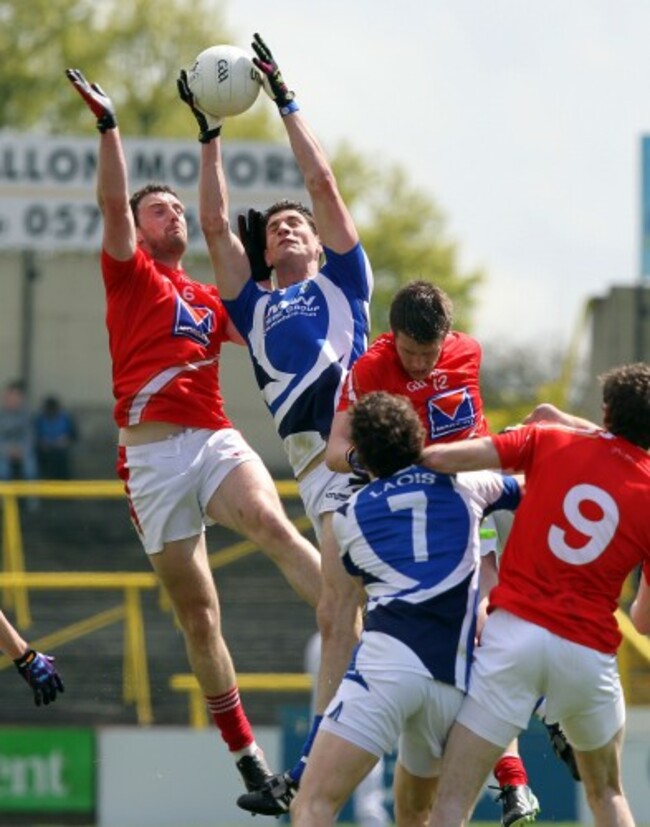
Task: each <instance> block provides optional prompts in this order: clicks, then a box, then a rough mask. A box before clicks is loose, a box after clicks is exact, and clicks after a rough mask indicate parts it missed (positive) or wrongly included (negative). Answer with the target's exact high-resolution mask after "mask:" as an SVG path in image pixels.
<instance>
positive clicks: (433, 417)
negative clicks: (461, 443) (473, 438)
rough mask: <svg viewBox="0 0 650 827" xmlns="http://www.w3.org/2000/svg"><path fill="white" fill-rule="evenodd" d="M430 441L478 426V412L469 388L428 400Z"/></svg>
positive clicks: (448, 392)
mask: <svg viewBox="0 0 650 827" xmlns="http://www.w3.org/2000/svg"><path fill="white" fill-rule="evenodd" d="M427 417H428V419H429V437H430V439H440V438H441V437H445V436H449V435H451V434H459V433H462V432H463V431H467V430H471V429H472V428H474V426H475V425H476V411H475V409H474V403H473V401H472V396H471V394H470V392H469V391H468V389H467V388H460V389H457V390H451V391H446V392H445V393H440V394H438V395H437V396H432V397H430V398H429V399H428V400H427Z"/></svg>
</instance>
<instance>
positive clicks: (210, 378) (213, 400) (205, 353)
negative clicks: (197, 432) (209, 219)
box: [102, 248, 232, 430]
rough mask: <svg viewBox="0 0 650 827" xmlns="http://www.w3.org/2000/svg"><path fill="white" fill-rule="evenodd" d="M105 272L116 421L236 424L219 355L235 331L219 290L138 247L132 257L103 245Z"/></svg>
mask: <svg viewBox="0 0 650 827" xmlns="http://www.w3.org/2000/svg"><path fill="white" fill-rule="evenodd" d="M102 274H103V277H104V286H105V288H106V302H107V306H106V326H107V328H108V337H109V347H110V352H111V358H112V362H113V395H114V397H115V399H116V404H115V408H114V418H115V421H116V423H117V425H118V426H119V427H122V426H125V425H137V424H138V423H140V422H151V421H158V422H172V423H174V424H178V425H185V426H186V427H188V428H210V429H212V430H218V429H220V428H229V427H232V426H231V423H230V421H229V420H228V417H227V416H226V414H225V412H224V408H223V399H222V397H221V392H220V390H219V353H220V351H221V343H222V342H224V341H226V340H227V339H228V338H229V337H228V334H227V332H226V327H227V323H228V316H227V314H226V311H225V308H224V307H223V305H222V303H221V299H220V297H219V293H218V291H217V288H216V287H213V286H211V285H206V284H201V283H200V282H197V281H193V280H192V279H190V278H189V277H188V276H187V274H186V273H185V271H184V270H172V269H171V268H169V267H166V266H165V265H163V264H161V263H160V262H158V261H154V260H153V259H151V258H150V257H149V256H148V255H147V254H146V253H144V252H143V251H142V250H141V249H140V248H138V249H137V250H136V252H135V255H134V256H133V258H132V259H129V260H128V261H117V260H116V259H114V258H112V257H111V256H110V255H108V253H107V252H106V251H103V252H102Z"/></svg>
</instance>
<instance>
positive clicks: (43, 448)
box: [0, 380, 79, 480]
mask: <svg viewBox="0 0 650 827" xmlns="http://www.w3.org/2000/svg"><path fill="white" fill-rule="evenodd" d="M78 438H79V432H78V429H77V423H76V421H75V418H74V416H73V415H72V414H71V413H70V411H68V410H67V409H66V408H65V406H64V405H63V404H62V402H61V400H60V399H59V398H58V397H57V396H54V395H51V396H46V397H45V398H44V399H43V400H42V401H41V404H40V407H39V408H38V410H37V411H35V412H33V411H32V409H31V407H30V405H29V401H28V398H27V393H26V389H25V385H24V383H23V382H22V381H20V380H13V381H11V382H8V383H7V384H6V385H5V387H4V390H3V394H2V402H1V404H0V480H36V479H44V480H68V479H71V478H72V476H73V464H72V459H73V457H72V454H73V449H74V446H75V444H76V442H77V440H78Z"/></svg>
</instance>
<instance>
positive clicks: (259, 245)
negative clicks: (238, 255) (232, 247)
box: [237, 210, 273, 281]
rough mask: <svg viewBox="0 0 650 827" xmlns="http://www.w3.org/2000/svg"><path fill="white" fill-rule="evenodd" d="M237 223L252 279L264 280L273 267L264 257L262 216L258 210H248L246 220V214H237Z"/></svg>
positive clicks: (264, 242)
mask: <svg viewBox="0 0 650 827" xmlns="http://www.w3.org/2000/svg"><path fill="white" fill-rule="evenodd" d="M237 224H238V227H239V237H240V238H241V241H242V244H243V245H244V249H245V250H246V255H247V256H248V261H249V262H250V265H251V276H252V278H253V281H266V280H267V279H269V278H270V277H271V270H272V269H273V268H272V267H269V265H268V264H267V263H266V259H265V258H264V250H265V249H266V238H265V233H266V228H265V226H264V216H263V215H262V213H261V212H259V211H258V210H249V211H248V222H247V221H246V216H245V215H243V214H241V213H240V214H239V215H238V216H237Z"/></svg>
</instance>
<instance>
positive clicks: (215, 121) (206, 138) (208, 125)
mask: <svg viewBox="0 0 650 827" xmlns="http://www.w3.org/2000/svg"><path fill="white" fill-rule="evenodd" d="M176 87H177V89H178V96H179V98H180V99H181V100H182V101H183V103H185V104H187V105H188V106H189V108H190V110H191V112H192V114H193V115H194V117H195V118H196V122H197V123H198V125H199V141H200V142H201V143H202V144H208V143H210V141H211V140H212V139H213V138H216V137H217V135H219V133H220V132H221V125H222V123H223V120H222V119H221V118H215V117H214V116H213V115H208V114H206V113H205V112H203V111H202V110H201V109H199V107H198V106H197V105H196V102H195V100H194V95H193V94H192V92H191V90H190V86H189V84H188V82H187V72H186V71H185V69H181V71H180V74H179V75H178V78H177V80H176Z"/></svg>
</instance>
